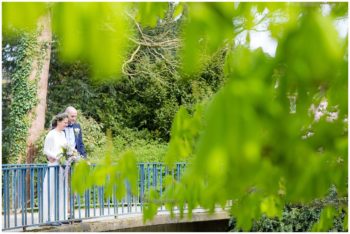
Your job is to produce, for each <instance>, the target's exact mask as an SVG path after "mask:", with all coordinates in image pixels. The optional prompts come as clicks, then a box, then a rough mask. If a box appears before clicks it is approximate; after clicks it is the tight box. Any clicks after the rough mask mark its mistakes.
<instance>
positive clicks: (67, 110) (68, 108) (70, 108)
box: [64, 106, 77, 113]
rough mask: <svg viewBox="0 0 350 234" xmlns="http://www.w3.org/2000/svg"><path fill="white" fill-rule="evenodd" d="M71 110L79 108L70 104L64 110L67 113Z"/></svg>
mask: <svg viewBox="0 0 350 234" xmlns="http://www.w3.org/2000/svg"><path fill="white" fill-rule="evenodd" d="M71 111H77V110H76V109H75V108H74V107H72V106H68V107H67V108H66V110H65V111H64V112H65V113H69V112H71Z"/></svg>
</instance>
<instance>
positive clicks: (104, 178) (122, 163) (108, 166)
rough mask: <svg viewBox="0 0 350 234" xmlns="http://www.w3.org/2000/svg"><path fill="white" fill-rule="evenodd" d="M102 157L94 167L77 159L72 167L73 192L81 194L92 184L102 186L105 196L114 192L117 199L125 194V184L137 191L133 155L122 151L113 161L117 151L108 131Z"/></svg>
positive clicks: (131, 189) (131, 190) (134, 192)
mask: <svg viewBox="0 0 350 234" xmlns="http://www.w3.org/2000/svg"><path fill="white" fill-rule="evenodd" d="M104 149H105V151H104V157H103V160H101V161H100V162H99V163H98V164H97V165H96V166H95V167H90V165H89V164H88V162H87V161H85V160H81V161H79V162H78V163H77V164H76V165H75V166H74V168H73V170H74V173H73V175H72V188H73V190H74V191H75V192H78V193H80V194H83V192H84V191H85V189H86V188H89V187H91V186H92V185H98V186H104V189H105V192H106V193H105V196H106V197H109V196H110V195H111V194H112V193H116V197H117V199H118V200H120V199H122V197H123V196H125V194H126V192H127V190H126V186H128V187H129V188H130V192H132V193H133V194H136V191H137V176H138V174H137V167H135V165H136V159H135V155H134V154H133V153H132V152H130V151H127V152H124V153H123V154H122V155H121V156H120V158H119V160H118V161H117V163H113V161H112V156H113V155H115V154H116V153H117V152H116V150H115V148H114V147H113V143H112V137H111V134H110V132H109V133H108V134H107V141H106V147H105V148H104Z"/></svg>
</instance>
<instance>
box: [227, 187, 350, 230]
mask: <svg viewBox="0 0 350 234" xmlns="http://www.w3.org/2000/svg"><path fill="white" fill-rule="evenodd" d="M347 200H348V199H347V197H345V198H341V199H339V198H337V194H336V190H335V188H334V187H332V188H331V189H330V194H329V195H328V197H326V198H325V199H323V200H315V201H314V202H312V203H311V204H309V205H295V204H289V205H286V206H285V207H284V210H283V213H282V217H281V218H280V219H278V218H269V217H267V216H266V215H262V216H261V218H260V219H259V220H256V221H255V222H254V224H253V227H252V229H251V231H252V232H310V231H312V227H313V225H314V224H315V223H317V222H318V220H319V219H320V215H321V212H322V210H323V208H324V207H325V206H326V205H333V206H334V207H336V209H337V215H336V216H334V219H333V225H332V227H331V228H330V230H328V231H332V232H346V231H347V230H345V229H344V225H343V222H344V218H345V214H346V212H345V211H344V210H343V209H341V208H340V207H341V206H340V205H341V204H347ZM235 226H236V220H235V218H234V217H233V218H231V219H230V224H229V229H230V230H231V231H240V230H237V229H236V228H235Z"/></svg>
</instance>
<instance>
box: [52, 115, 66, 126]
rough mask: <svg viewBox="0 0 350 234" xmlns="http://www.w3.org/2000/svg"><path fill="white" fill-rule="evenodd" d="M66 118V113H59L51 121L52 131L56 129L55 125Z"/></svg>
mask: <svg viewBox="0 0 350 234" xmlns="http://www.w3.org/2000/svg"><path fill="white" fill-rule="evenodd" d="M66 118H68V115H67V113H59V114H57V115H56V116H55V117H53V119H52V120H51V129H54V128H55V127H57V123H58V122H61V121H62V120H64V119H66Z"/></svg>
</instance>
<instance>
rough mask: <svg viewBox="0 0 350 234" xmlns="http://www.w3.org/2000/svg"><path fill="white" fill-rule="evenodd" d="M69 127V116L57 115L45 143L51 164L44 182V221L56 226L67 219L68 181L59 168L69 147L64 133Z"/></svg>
mask: <svg viewBox="0 0 350 234" xmlns="http://www.w3.org/2000/svg"><path fill="white" fill-rule="evenodd" d="M67 125H68V115H67V114H65V113H62V114H58V115H56V116H55V117H54V119H53V120H52V130H51V131H50V132H49V133H48V134H47V136H46V138H45V143H44V154H45V155H46V157H47V160H48V161H49V162H48V164H47V165H48V170H47V172H46V174H45V177H44V182H43V218H44V219H43V221H44V223H45V222H52V223H51V225H54V226H58V225H61V223H60V222H57V221H58V220H63V219H64V218H67V205H68V204H67V198H68V193H67V186H65V185H67V179H64V169H63V168H62V167H60V166H59V167H57V165H59V159H60V157H61V156H62V154H63V151H64V148H66V147H67V140H66V138H65V135H64V131H63V129H64V128H65V127H66V126H67ZM64 203H65V204H64ZM64 213H65V214H66V215H64ZM55 214H56V215H55ZM55 218H57V219H55ZM54 221H56V222H54Z"/></svg>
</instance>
